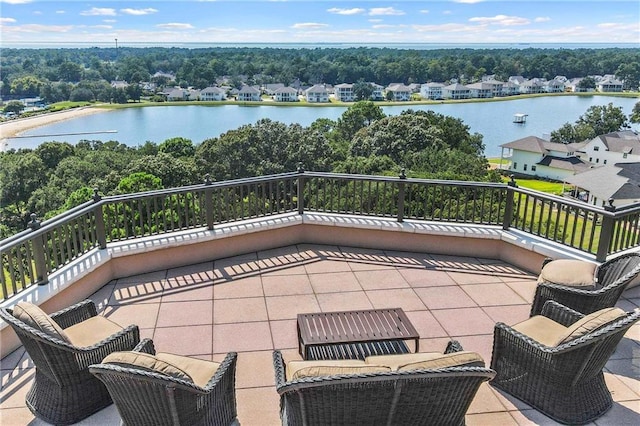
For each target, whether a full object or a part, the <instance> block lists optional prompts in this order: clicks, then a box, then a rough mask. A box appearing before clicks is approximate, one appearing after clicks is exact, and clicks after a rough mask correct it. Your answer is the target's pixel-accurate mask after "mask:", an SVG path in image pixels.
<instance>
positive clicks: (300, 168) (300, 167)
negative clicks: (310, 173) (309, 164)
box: [298, 161, 304, 173]
mask: <svg viewBox="0 0 640 426" xmlns="http://www.w3.org/2000/svg"><path fill="white" fill-rule="evenodd" d="M298 173H304V165H303V164H302V161H300V162H299V163H298Z"/></svg>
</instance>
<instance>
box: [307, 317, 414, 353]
mask: <svg viewBox="0 0 640 426" xmlns="http://www.w3.org/2000/svg"><path fill="white" fill-rule="evenodd" d="M297 329H298V350H299V352H300V355H301V356H302V358H303V359H364V358H366V357H367V356H369V355H388V354H398V353H409V348H408V347H407V345H406V343H405V340H413V341H414V347H415V352H418V350H419V339H420V335H419V334H418V332H417V331H416V329H415V328H414V327H413V324H411V322H410V321H409V318H407V315H406V314H405V313H404V311H403V310H402V309H401V308H393V309H371V310H360V311H347V312H316V313H309V314H298V324H297Z"/></svg>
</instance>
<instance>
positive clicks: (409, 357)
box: [364, 352, 442, 371]
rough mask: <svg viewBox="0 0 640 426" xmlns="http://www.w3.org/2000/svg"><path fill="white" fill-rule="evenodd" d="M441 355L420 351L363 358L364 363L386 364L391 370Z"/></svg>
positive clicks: (440, 354)
mask: <svg viewBox="0 0 640 426" xmlns="http://www.w3.org/2000/svg"><path fill="white" fill-rule="evenodd" d="M441 356H442V353H440V352H420V353H415V354H398V355H372V356H368V357H366V358H365V360H364V362H365V364H371V365H386V366H387V367H389V368H390V369H391V370H392V371H397V370H398V369H399V368H400V367H402V366H404V365H407V364H412V363H415V362H423V361H429V360H432V359H435V358H439V357H441Z"/></svg>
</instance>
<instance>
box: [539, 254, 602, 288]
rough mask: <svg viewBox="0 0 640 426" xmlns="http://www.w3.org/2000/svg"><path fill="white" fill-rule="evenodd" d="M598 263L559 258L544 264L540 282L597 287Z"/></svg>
mask: <svg viewBox="0 0 640 426" xmlns="http://www.w3.org/2000/svg"><path fill="white" fill-rule="evenodd" d="M596 268H597V265H596V264H595V263H591V262H585V261H582V260H573V259H557V260H552V261H551V262H549V263H547V264H546V265H544V267H543V268H542V271H541V272H540V275H539V276H538V283H542V282H546V283H552V284H562V285H566V286H571V287H580V288H582V289H585V290H595V288H596V281H595V280H596V278H595V274H596Z"/></svg>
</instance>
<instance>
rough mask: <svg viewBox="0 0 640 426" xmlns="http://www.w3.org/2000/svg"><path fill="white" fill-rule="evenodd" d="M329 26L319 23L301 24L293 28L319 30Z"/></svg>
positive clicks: (294, 25)
mask: <svg viewBox="0 0 640 426" xmlns="http://www.w3.org/2000/svg"><path fill="white" fill-rule="evenodd" d="M328 26H329V25H328V24H320V23H318V22H301V23H299V24H293V25H292V26H291V28H293V29H295V30H319V29H321V28H326V27H328Z"/></svg>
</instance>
